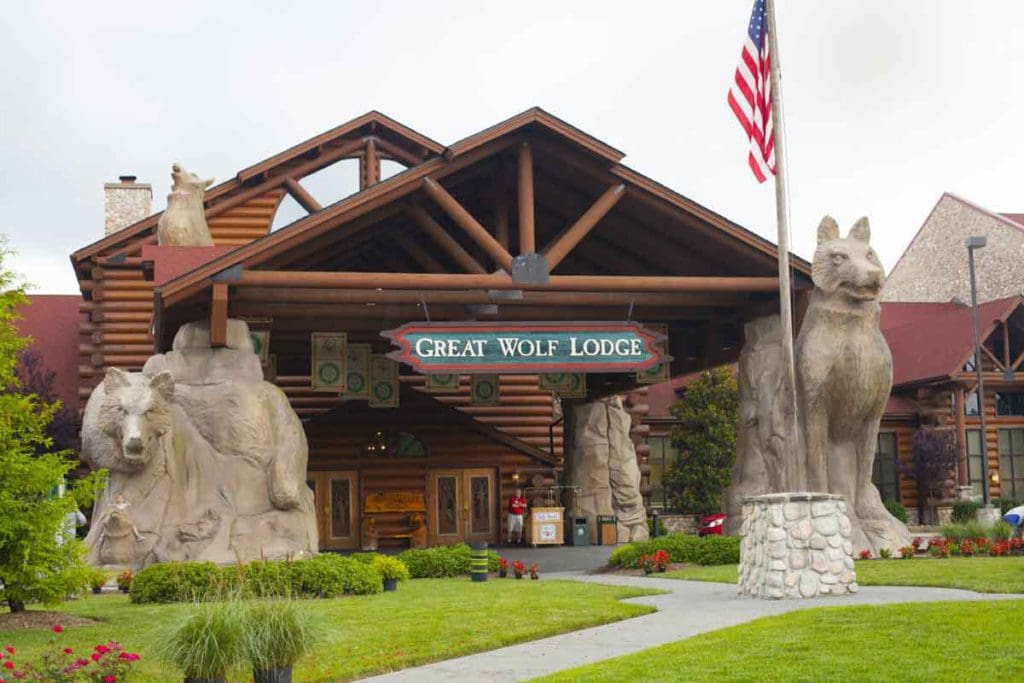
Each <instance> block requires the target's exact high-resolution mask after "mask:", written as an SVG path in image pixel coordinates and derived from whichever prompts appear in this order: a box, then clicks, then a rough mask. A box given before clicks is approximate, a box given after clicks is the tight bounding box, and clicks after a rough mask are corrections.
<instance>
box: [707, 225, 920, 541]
mask: <svg viewBox="0 0 1024 683" xmlns="http://www.w3.org/2000/svg"><path fill="white" fill-rule="evenodd" d="M870 240H871V229H870V227H869V225H868V220H867V218H861V219H860V220H859V221H857V223H856V224H854V226H853V227H852V228H851V229H850V232H849V234H848V235H847V237H846V238H841V237H840V236H839V226H838V225H837V224H836V222H835V220H834V219H833V218H831V217H829V216H826V217H825V218H823V219H822V221H821V224H820V225H819V226H818V247H817V250H816V252H815V254H814V261H813V263H812V265H811V278H812V280H813V281H814V291H813V292H812V293H811V299H810V305H809V306H808V309H807V314H806V315H805V317H804V321H803V324H802V326H801V328H800V334H799V336H798V337H797V340H796V348H795V355H796V381H797V387H796V389H797V403H798V406H797V407H798V416H799V419H800V427H801V436H802V448H797V449H792V450H786V449H785V446H784V441H783V440H782V439H783V437H782V432H783V425H784V421H783V418H782V415H781V411H782V410H783V409H784V406H783V405H782V402H781V401H779V400H778V399H777V398H776V397H777V396H779V395H781V394H780V391H781V374H780V372H781V369H780V363H781V354H780V353H779V352H778V351H777V350H776V349H778V348H779V346H778V344H779V340H780V339H779V334H780V333H779V325H778V318H777V317H775V318H774V320H763V321H753V322H752V323H749V324H748V326H747V330H746V332H747V336H748V339H747V346H746V347H745V348H744V351H743V354H741V357H740V384H741V387H740V412H741V415H742V416H743V419H742V420H741V424H740V435H739V439H738V443H739V449H738V450H739V452H738V453H737V461H736V466H735V467H734V469H733V486H732V487H731V488H730V490H729V491H728V492H727V494H726V500H727V506H728V508H729V514H730V517H733V518H734V520H737V521H738V520H739V518H740V517H739V511H740V509H739V508H740V506H741V505H742V498H743V497H745V496H749V495H758V494H763V493H781V492H785V491H795V490H799V489H801V488H804V487H805V486H806V488H807V490H810V491H823V492H828V493H836V494H840V495H842V496H844V497H845V498H846V500H847V503H848V504H849V508H848V509H849V512H850V513H852V514H849V516H850V521H851V526H852V530H851V539H852V541H853V545H854V547H855V549H856V550H858V551H859V550H871V551H872V552H873V553H875V552H877V551H878V550H880V549H881V548H889V549H890V550H892V551H894V552H895V551H896V550H897V549H898V548H900V547H903V546H906V545H909V544H910V532H909V531H908V530H907V527H906V525H904V524H903V523H902V522H900V521H899V520H897V519H896V518H894V517H893V516H892V515H891V514H889V511H888V510H886V508H885V506H884V505H883V504H882V499H881V496H880V495H879V493H878V489H877V488H876V487H875V485H874V484H873V483H872V481H871V469H872V465H873V463H874V458H875V451H876V448H877V441H878V425H879V423H880V422H881V419H882V413H883V412H884V410H885V403H886V401H887V400H888V398H889V391H890V389H891V388H892V354H891V353H890V351H889V347H888V345H887V344H886V342H885V337H884V336H882V332H881V330H880V329H879V326H878V319H879V311H880V308H879V304H878V297H879V294H880V293H881V290H882V285H883V284H884V282H885V276H884V273H883V271H882V264H881V262H880V261H879V260H878V256H877V255H876V254H875V252H874V250H873V249H872V248H871V245H870ZM794 458H795V459H797V460H798V461H799V463H800V464H802V467H798V468H790V469H789V471H802V474H803V479H802V481H788V480H787V477H786V474H785V472H786V471H787V468H786V462H785V461H786V460H787V459H794Z"/></svg>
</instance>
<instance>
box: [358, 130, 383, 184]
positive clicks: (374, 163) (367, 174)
mask: <svg viewBox="0 0 1024 683" xmlns="http://www.w3.org/2000/svg"><path fill="white" fill-rule="evenodd" d="M379 182H380V155H379V154H377V141H376V140H375V139H374V138H368V139H367V140H366V147H365V148H364V149H363V156H362V157H360V159H359V189H360V190H365V189H366V188H368V187H369V186H370V185H376V184H377V183H379Z"/></svg>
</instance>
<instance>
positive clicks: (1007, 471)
mask: <svg viewBox="0 0 1024 683" xmlns="http://www.w3.org/2000/svg"><path fill="white" fill-rule="evenodd" d="M999 482H1000V484H1001V489H1002V493H1001V497H1002V498H1013V499H1014V500H1019V499H1021V498H1024V429H1019V428H1018V429H1000V430H999Z"/></svg>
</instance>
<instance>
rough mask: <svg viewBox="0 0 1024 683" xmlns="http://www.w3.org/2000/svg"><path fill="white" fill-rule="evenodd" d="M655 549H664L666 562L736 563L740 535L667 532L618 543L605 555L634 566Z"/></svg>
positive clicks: (621, 564)
mask: <svg viewBox="0 0 1024 683" xmlns="http://www.w3.org/2000/svg"><path fill="white" fill-rule="evenodd" d="M659 550H664V551H666V552H667V553H668V557H669V561H670V562H687V563H690V564H704V565H713V564H738V563H739V561H740V539H739V538H737V537H735V536H706V537H704V538H700V537H699V536H691V535H689V534H670V535H668V536H662V537H660V538H653V539H651V540H649V541H641V542H637V543H628V544H626V545H623V546H619V547H618V548H616V549H615V550H614V551H613V552H612V554H611V556H610V557H609V558H608V564H610V565H611V566H613V567H624V568H630V569H635V568H636V567H639V566H640V556H641V555H653V554H654V553H656V552H657V551H659Z"/></svg>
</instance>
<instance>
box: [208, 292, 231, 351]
mask: <svg viewBox="0 0 1024 683" xmlns="http://www.w3.org/2000/svg"><path fill="white" fill-rule="evenodd" d="M227 344H228V286H227V283H224V282H214V283H213V298H212V300H211V302H210V346H212V347H214V348H217V347H221V346H227Z"/></svg>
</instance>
